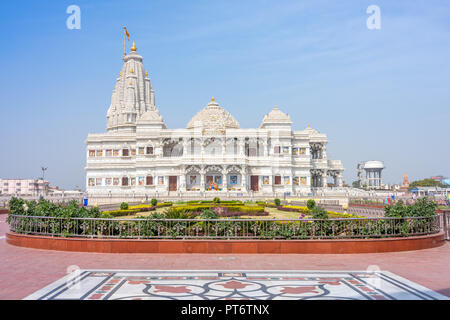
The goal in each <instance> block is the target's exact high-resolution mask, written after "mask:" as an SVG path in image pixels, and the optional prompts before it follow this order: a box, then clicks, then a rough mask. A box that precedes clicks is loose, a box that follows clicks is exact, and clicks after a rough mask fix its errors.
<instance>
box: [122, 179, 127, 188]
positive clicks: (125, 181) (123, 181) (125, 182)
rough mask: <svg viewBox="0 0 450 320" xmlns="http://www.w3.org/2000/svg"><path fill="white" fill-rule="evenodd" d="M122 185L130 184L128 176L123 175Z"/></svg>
mask: <svg viewBox="0 0 450 320" xmlns="http://www.w3.org/2000/svg"><path fill="white" fill-rule="evenodd" d="M122 185H123V186H128V177H122Z"/></svg>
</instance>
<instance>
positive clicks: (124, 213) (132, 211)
mask: <svg viewBox="0 0 450 320" xmlns="http://www.w3.org/2000/svg"><path fill="white" fill-rule="evenodd" d="M138 212H139V209H127V210H114V211H104V212H102V214H103V215H109V216H111V217H123V216H132V215H135V214H136V213H138Z"/></svg>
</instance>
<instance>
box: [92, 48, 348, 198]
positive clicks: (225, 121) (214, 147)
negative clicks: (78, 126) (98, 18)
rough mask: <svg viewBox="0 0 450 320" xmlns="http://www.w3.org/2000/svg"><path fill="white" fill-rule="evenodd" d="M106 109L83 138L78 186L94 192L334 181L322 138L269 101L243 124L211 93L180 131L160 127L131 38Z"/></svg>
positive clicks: (304, 191) (271, 191) (219, 190)
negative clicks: (257, 117) (102, 121)
mask: <svg viewBox="0 0 450 320" xmlns="http://www.w3.org/2000/svg"><path fill="white" fill-rule="evenodd" d="M123 61H124V64H123V67H122V70H121V72H120V74H119V77H118V78H117V81H116V85H115V87H114V90H113V93H112V99H111V105H110V107H109V110H108V112H107V116H106V119H107V132H106V133H101V134H89V135H88V138H87V140H86V145H87V148H86V157H87V165H86V190H87V193H88V195H89V196H91V197H92V196H94V197H95V196H98V197H112V196H114V197H117V196H118V195H120V196H121V197H124V198H126V197H142V196H145V197H154V196H170V195H181V194H182V195H192V196H193V197H194V196H199V195H200V196H201V195H205V194H211V195H217V196H219V197H220V196H221V195H227V196H228V197H239V196H248V195H249V194H250V195H255V196H257V195H264V196H276V195H280V194H284V195H287V196H289V195H290V196H294V195H295V196H301V195H309V194H311V192H313V191H315V190H325V189H326V187H327V178H328V180H329V181H330V183H333V184H334V186H336V187H341V186H342V173H343V170H344V168H343V166H342V163H341V161H340V160H331V159H328V157H327V151H326V146H327V143H328V140H327V137H326V135H325V134H323V133H319V132H318V131H316V130H314V129H312V128H311V127H310V126H308V127H307V128H306V129H304V130H301V131H294V130H292V121H291V119H290V117H289V115H287V114H285V113H284V112H282V111H281V110H280V109H278V108H277V107H275V108H273V110H271V111H270V112H269V113H268V114H266V115H265V116H264V118H263V119H262V122H261V125H260V127H259V128H254V129H243V128H241V127H240V125H239V122H238V121H237V120H236V119H235V118H233V116H232V115H231V114H230V113H228V112H227V111H226V110H225V109H224V108H222V107H221V106H220V105H219V104H218V103H217V101H215V99H214V98H212V99H211V101H210V102H209V103H208V104H207V105H206V106H205V107H204V108H203V109H202V110H201V111H200V112H198V113H197V114H196V115H195V116H194V117H193V118H192V119H191V120H190V121H189V123H188V124H187V126H186V128H184V129H168V128H167V127H166V125H165V124H164V120H163V118H162V117H161V115H160V113H159V110H158V108H157V106H156V102H155V92H154V90H153V88H152V85H151V81H150V78H149V76H148V72H147V71H146V70H145V68H144V65H143V63H142V61H143V59H142V56H141V55H139V54H138V53H137V49H136V46H135V44H134V43H133V47H132V48H131V52H130V53H129V54H127V55H125V56H124V57H123Z"/></svg>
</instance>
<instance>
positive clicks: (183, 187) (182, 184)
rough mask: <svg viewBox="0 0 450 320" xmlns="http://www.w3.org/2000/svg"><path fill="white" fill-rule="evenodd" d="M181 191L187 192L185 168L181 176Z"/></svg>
mask: <svg viewBox="0 0 450 320" xmlns="http://www.w3.org/2000/svg"><path fill="white" fill-rule="evenodd" d="M180 191H181V192H186V167H185V166H183V167H182V169H181V175H180Z"/></svg>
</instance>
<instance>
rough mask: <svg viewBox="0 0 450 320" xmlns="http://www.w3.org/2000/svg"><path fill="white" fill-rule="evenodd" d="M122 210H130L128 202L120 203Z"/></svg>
mask: <svg viewBox="0 0 450 320" xmlns="http://www.w3.org/2000/svg"><path fill="white" fill-rule="evenodd" d="M120 210H128V203H127V202H122V203H121V204H120Z"/></svg>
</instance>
